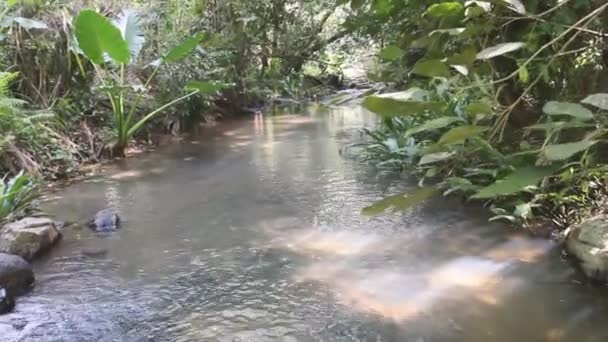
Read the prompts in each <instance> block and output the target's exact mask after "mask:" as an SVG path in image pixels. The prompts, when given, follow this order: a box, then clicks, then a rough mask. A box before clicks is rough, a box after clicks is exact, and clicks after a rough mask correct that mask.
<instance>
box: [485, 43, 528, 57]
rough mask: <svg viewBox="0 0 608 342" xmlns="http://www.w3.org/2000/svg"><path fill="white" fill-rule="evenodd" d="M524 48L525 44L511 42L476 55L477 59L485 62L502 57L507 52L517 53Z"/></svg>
mask: <svg viewBox="0 0 608 342" xmlns="http://www.w3.org/2000/svg"><path fill="white" fill-rule="evenodd" d="M524 46H526V43H523V42H511V43H503V44H498V45H495V46H492V47H489V48H486V49H483V50H482V51H481V52H479V53H478V54H477V59H481V60H486V59H491V58H494V57H498V56H502V55H504V54H507V53H509V52H513V51H517V50H519V49H521V48H523V47H524Z"/></svg>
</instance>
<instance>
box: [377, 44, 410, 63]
mask: <svg viewBox="0 0 608 342" xmlns="http://www.w3.org/2000/svg"><path fill="white" fill-rule="evenodd" d="M404 54H405V53H404V52H403V50H402V49H400V48H399V47H398V46H396V45H389V46H387V47H385V48H384V49H383V50H382V52H380V57H382V59H383V60H385V61H395V60H398V59H400V58H401V57H403V55H404Z"/></svg>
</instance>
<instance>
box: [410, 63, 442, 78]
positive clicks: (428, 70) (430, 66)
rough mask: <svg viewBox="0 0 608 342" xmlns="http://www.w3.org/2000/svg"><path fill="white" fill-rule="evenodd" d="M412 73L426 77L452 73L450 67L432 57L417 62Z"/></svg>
mask: <svg viewBox="0 0 608 342" xmlns="http://www.w3.org/2000/svg"><path fill="white" fill-rule="evenodd" d="M412 73H414V74H417V75H420V76H426V77H445V76H449V75H450V68H449V67H448V66H447V65H446V64H445V63H444V62H442V61H440V60H438V59H431V60H426V61H420V62H418V63H416V65H414V69H413V70H412Z"/></svg>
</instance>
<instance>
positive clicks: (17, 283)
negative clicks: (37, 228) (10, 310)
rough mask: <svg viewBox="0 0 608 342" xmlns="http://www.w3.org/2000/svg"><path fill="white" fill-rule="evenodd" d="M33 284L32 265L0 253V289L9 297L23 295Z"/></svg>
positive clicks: (21, 259)
mask: <svg viewBox="0 0 608 342" xmlns="http://www.w3.org/2000/svg"><path fill="white" fill-rule="evenodd" d="M33 284H34V271H33V269H32V265H30V263H29V262H27V261H26V260H25V259H23V258H22V257H20V256H17V255H11V254H5V253H0V287H1V288H4V289H5V290H6V291H7V293H8V295H9V296H11V297H15V296H19V295H22V294H25V293H26V292H27V291H29V290H30V289H31V288H32V285H33Z"/></svg>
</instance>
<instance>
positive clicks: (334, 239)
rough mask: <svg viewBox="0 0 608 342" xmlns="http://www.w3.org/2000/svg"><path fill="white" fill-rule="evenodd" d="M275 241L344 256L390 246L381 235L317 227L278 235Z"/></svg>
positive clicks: (290, 246) (298, 248)
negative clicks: (335, 230)
mask: <svg viewBox="0 0 608 342" xmlns="http://www.w3.org/2000/svg"><path fill="white" fill-rule="evenodd" d="M274 241H275V243H279V244H282V245H283V246H284V247H287V248H289V249H292V250H295V251H298V252H304V253H315V254H324V255H342V256H348V255H362V254H363V255H364V254H370V253H378V252H381V251H383V250H386V249H387V247H389V246H388V244H386V243H385V242H384V241H383V240H382V239H381V238H380V237H379V236H375V235H370V234H362V233H357V232H351V231H341V232H332V231H322V230H319V229H317V228H312V229H305V230H302V231H298V232H295V233H288V234H283V235H278V236H276V238H275V239H274Z"/></svg>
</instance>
